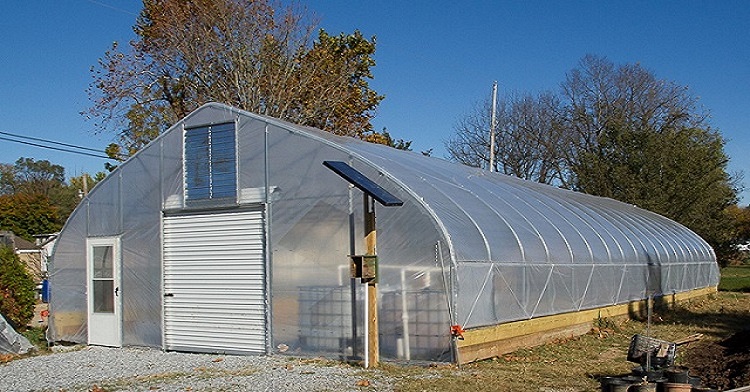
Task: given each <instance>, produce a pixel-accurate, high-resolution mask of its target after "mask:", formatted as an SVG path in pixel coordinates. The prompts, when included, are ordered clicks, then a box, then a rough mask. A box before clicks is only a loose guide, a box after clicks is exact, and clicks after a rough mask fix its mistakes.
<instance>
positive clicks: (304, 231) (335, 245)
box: [51, 104, 719, 361]
mask: <svg viewBox="0 0 750 392" xmlns="http://www.w3.org/2000/svg"><path fill="white" fill-rule="evenodd" d="M227 121H234V122H235V123H236V129H237V146H238V148H237V151H238V157H237V166H238V180H237V181H238V188H239V189H240V192H239V194H238V196H237V207H242V206H249V205H257V206H263V208H264V209H265V211H266V214H265V216H266V220H267V222H266V233H265V234H264V235H263V238H264V242H265V252H266V254H267V256H266V257H267V264H268V269H267V272H266V273H267V275H268V279H267V282H266V284H265V285H264V286H263V287H262V288H263V289H264V290H266V292H267V298H268V301H267V303H268V309H267V315H268V324H267V327H266V330H267V331H266V332H267V335H268V336H267V352H269V353H270V352H276V351H277V350H278V351H283V352H286V353H293V354H311V355H318V354H325V355H335V356H361V355H362V353H363V347H362V346H363V336H364V323H363V320H364V318H363V313H362V309H363V307H364V300H363V295H364V292H365V290H364V289H363V286H362V285H361V284H360V283H359V281H358V280H354V279H350V277H349V258H348V255H352V254H362V253H363V252H364V250H363V248H364V240H363V237H364V234H363V231H364V230H363V227H362V226H363V225H362V220H363V218H362V217H363V207H362V204H363V201H362V193H361V192H360V191H359V190H356V189H353V188H350V187H349V185H348V184H347V183H346V182H345V181H344V180H342V179H341V178H340V177H338V176H337V175H336V174H334V173H333V172H332V171H330V170H329V169H327V168H326V167H324V166H323V164H322V162H323V161H326V160H339V161H345V162H347V163H348V164H350V165H352V166H353V167H354V168H356V169H357V170H359V171H360V172H362V173H363V174H365V175H366V176H367V177H369V178H370V179H372V180H373V181H375V182H376V183H378V184H379V185H381V186H382V187H384V188H385V189H387V190H388V191H389V192H391V193H393V194H394V195H396V196H397V197H399V198H400V199H401V200H403V201H404V205H403V206H400V207H383V206H377V211H376V214H377V230H378V234H377V238H378V245H377V253H378V260H379V274H380V275H379V303H380V309H379V311H380V318H379V332H380V340H381V343H380V349H381V355H382V356H383V357H386V358H393V359H405V360H414V359H424V360H445V361H447V360H451V359H452V357H451V352H452V348H451V339H450V336H449V332H450V326H451V325H453V324H460V325H462V326H463V327H464V328H472V327H480V326H487V325H493V324H498V323H504V322H510V321H514V320H521V319H528V318H533V317H538V316H543V315H550V314H557V313H564V312H571V311H577V310H581V309H590V308H596V307H601V306H607V305H613V304H618V303H624V302H628V301H631V300H636V299H642V298H645V297H646V296H647V295H650V294H655V295H660V294H671V293H673V292H680V291H687V290H692V289H696V288H702V287H707V286H715V285H716V284H717V283H718V277H719V273H718V267H717V265H716V261H715V255H714V253H713V250H712V249H711V248H710V247H709V246H708V244H707V243H706V242H705V241H703V240H702V239H701V238H700V237H698V236H697V235H696V234H695V233H693V232H691V231H690V230H688V229H687V228H685V227H683V226H681V225H679V224H677V223H675V222H673V221H671V220H669V219H666V218H664V217H662V216H659V215H657V214H654V213H651V212H648V211H645V210H643V209H639V208H638V207H636V206H632V205H627V204H624V203H620V202H617V201H614V200H611V199H605V198H599V197H593V196H589V195H584V194H580V193H575V192H570V191H566V190H562V189H558V188H554V187H551V186H547V185H542V184H537V183H532V182H528V181H523V180H520V179H517V178H513V177H509V176H506V175H502V174H498V173H489V172H486V171H483V170H480V169H475V168H469V167H466V166H462V165H458V164H454V163H450V162H446V161H443V160H440V159H436V158H430V157H425V156H422V155H421V154H418V153H413V152H405V151H400V150H396V149H393V148H390V147H387V146H382V145H375V144H370V143H365V142H362V141H359V140H356V139H351V138H341V137H336V136H333V135H331V134H328V133H325V132H322V131H319V130H315V129H310V128H305V127H299V126H295V125H291V124H288V123H285V122H282V121H279V120H275V119H270V118H266V117H262V116H258V115H254V114H251V113H247V112H243V111H239V110H236V109H233V108H230V107H227V106H224V105H219V104H208V105H205V106H204V107H202V108H200V109H198V110H197V111H196V112H194V113H193V114H191V115H190V116H188V117H187V118H186V119H184V120H183V121H181V122H180V123H178V124H176V125H175V126H174V127H172V128H171V129H170V130H169V131H167V132H166V133H165V134H164V135H162V136H161V137H159V138H158V139H157V140H155V141H154V142H152V143H151V144H150V145H148V146H147V147H146V148H144V149H143V150H142V151H140V152H139V153H138V154H136V155H135V156H133V157H132V158H131V159H129V160H128V161H127V162H125V163H123V164H122V165H121V166H120V167H119V168H118V169H117V170H116V171H114V172H113V173H112V174H110V175H109V176H108V177H107V178H106V179H105V180H104V181H102V182H101V183H100V184H98V185H97V187H96V188H95V189H94V190H93V191H92V192H91V193H90V194H89V195H87V196H86V198H85V199H84V201H83V202H82V203H81V205H80V206H79V207H78V208H77V209H76V211H75V212H74V213H73V215H71V217H70V219H69V220H68V222H67V224H66V226H65V228H64V229H63V231H62V233H61V234H60V236H59V238H58V241H57V246H56V249H55V253H54V259H53V263H52V267H51V289H52V296H51V309H52V320H51V332H52V337H53V338H54V339H55V340H65V341H75V342H86V340H87V328H88V327H87V299H86V292H87V289H86V261H85V260H86V257H85V255H86V239H87V238H93V237H101V236H116V237H119V238H120V240H121V244H122V260H121V271H122V273H121V276H122V278H121V279H122V318H123V320H122V343H123V344H125V345H144V346H156V347H161V346H162V345H163V343H162V334H163V315H162V298H163V293H162V284H163V283H162V277H163V271H162V255H161V252H162V244H161V238H162V232H161V230H162V229H161V224H162V223H161V222H162V217H163V215H164V213H165V212H167V211H172V210H178V211H181V210H185V204H184V201H183V199H184V197H183V193H184V192H183V170H182V162H183V156H182V154H183V147H182V143H183V141H182V140H183V138H182V132H183V129H184V128H189V127H195V126H204V125H209V124H219V123H225V122H227ZM224 208H226V206H224ZM237 322H242V321H241V320H238V321H237ZM280 348H283V349H280Z"/></svg>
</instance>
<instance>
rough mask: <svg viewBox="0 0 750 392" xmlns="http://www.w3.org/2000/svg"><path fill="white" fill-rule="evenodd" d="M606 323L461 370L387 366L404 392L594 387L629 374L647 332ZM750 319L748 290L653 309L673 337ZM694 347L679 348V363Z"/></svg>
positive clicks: (718, 332) (732, 328)
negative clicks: (633, 343) (634, 342)
mask: <svg viewBox="0 0 750 392" xmlns="http://www.w3.org/2000/svg"><path fill="white" fill-rule="evenodd" d="M602 323H604V324H606V326H607V327H608V328H607V332H608V333H607V334H602V333H600V332H592V333H589V334H587V335H583V336H579V337H572V338H569V339H566V340H560V341H557V342H553V343H549V344H545V345H542V346H539V347H535V348H532V349H527V350H519V351H516V352H514V353H512V354H507V355H503V356H501V357H497V358H493V359H491V360H486V361H482V362H477V363H472V364H468V365H464V366H461V367H460V368H456V367H454V366H447V365H446V366H437V367H429V368H424V367H417V366H398V365H385V366H383V370H384V372H385V374H386V375H387V376H389V377H390V378H391V379H393V380H394V382H395V383H396V390H398V391H400V392H416V391H444V390H451V391H453V392H485V391H487V392H489V391H497V390H502V391H510V392H513V391H519V392H520V391H538V392H551V391H565V392H578V391H581V392H583V391H596V390H599V388H600V386H599V381H598V380H599V378H600V377H603V376H616V375H623V374H627V373H630V371H631V370H632V369H633V368H634V367H636V366H637V364H634V363H631V362H628V361H627V360H626V358H627V352H628V347H629V344H630V339H631V337H632V336H633V335H635V334H644V333H645V332H646V322H642V321H634V320H628V319H624V318H621V319H606V320H604V321H602V320H600V321H599V324H602ZM748 323H750V294H742V293H725V292H721V293H718V294H715V295H710V296H707V297H703V298H697V299H692V300H690V301H685V302H683V303H681V304H680V305H678V306H677V307H675V308H671V309H668V308H664V309H657V310H655V311H654V316H653V318H652V324H651V336H653V337H656V338H658V339H662V340H667V341H675V340H677V339H680V338H684V337H687V336H689V335H692V334H695V333H702V334H704V337H703V340H710V341H718V340H721V339H724V338H726V337H727V336H729V335H731V334H732V333H734V332H736V331H740V330H742V329H743V328H746V326H747V325H748ZM691 345H692V344H690V345H685V346H680V347H679V348H678V349H677V358H676V362H677V363H678V364H679V363H682V361H683V358H684V357H685V356H686V355H688V354H687V353H688V352H689V350H690V346H691Z"/></svg>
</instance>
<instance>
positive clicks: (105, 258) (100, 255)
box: [93, 246, 114, 279]
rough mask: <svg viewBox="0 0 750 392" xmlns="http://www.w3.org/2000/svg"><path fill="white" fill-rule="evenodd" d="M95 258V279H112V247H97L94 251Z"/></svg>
mask: <svg viewBox="0 0 750 392" xmlns="http://www.w3.org/2000/svg"><path fill="white" fill-rule="evenodd" d="M93 253H94V254H93V257H94V279H101V278H104V279H106V278H112V277H114V275H113V273H112V268H113V266H114V265H113V263H112V259H113V258H112V247H111V246H95V247H94V249H93Z"/></svg>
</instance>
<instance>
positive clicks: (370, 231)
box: [364, 193, 380, 367]
mask: <svg viewBox="0 0 750 392" xmlns="http://www.w3.org/2000/svg"><path fill="white" fill-rule="evenodd" d="M364 207H365V247H366V252H365V254H366V255H372V256H374V255H376V254H377V253H376V246H377V231H376V229H375V203H374V200H373V199H372V198H371V197H370V195H368V194H366V193H365V194H364ZM376 271H377V269H376ZM367 309H368V314H367V327H368V329H367V341H368V346H369V350H368V351H369V352H368V358H367V359H368V362H369V365H370V367H377V366H378V362H379V361H380V345H379V343H378V276H377V272H376V275H375V279H373V280H371V281H369V282H367Z"/></svg>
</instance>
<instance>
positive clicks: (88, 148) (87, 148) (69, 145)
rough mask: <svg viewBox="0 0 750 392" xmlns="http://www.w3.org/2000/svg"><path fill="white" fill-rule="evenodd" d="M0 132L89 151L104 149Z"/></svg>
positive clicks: (5, 133)
mask: <svg viewBox="0 0 750 392" xmlns="http://www.w3.org/2000/svg"><path fill="white" fill-rule="evenodd" d="M0 134H3V135H8V136H13V137H17V138H19V139H27V140H35V141H38V142H44V143H52V144H59V145H61V146H65V147H72V148H77V149H80V150H87V151H93V152H102V150H100V149H96V148H90V147H81V146H76V145H75V144H68V143H63V142H58V141H54V140H47V139H42V138H38V137H33V136H26V135H17V134H15V133H10V132H3V131H0Z"/></svg>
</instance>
